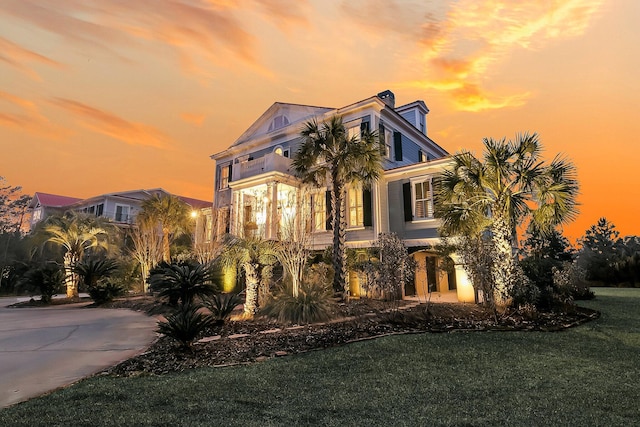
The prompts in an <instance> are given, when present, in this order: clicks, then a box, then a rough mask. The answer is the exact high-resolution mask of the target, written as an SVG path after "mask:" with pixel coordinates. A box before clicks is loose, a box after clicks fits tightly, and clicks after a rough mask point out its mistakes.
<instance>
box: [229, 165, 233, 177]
mask: <svg viewBox="0 0 640 427" xmlns="http://www.w3.org/2000/svg"><path fill="white" fill-rule="evenodd" d="M232 176H233V163H229V182H231V177H232Z"/></svg>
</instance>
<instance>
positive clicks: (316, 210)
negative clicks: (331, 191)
mask: <svg viewBox="0 0 640 427" xmlns="http://www.w3.org/2000/svg"><path fill="white" fill-rule="evenodd" d="M326 198H327V197H326V194H324V193H315V194H312V195H311V231H324V230H325V229H326V224H327V208H326V203H325V202H326Z"/></svg>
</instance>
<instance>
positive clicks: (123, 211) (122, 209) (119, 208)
mask: <svg viewBox="0 0 640 427" xmlns="http://www.w3.org/2000/svg"><path fill="white" fill-rule="evenodd" d="M130 211H131V207H129V206H125V205H116V222H129V221H130V216H129V213H130Z"/></svg>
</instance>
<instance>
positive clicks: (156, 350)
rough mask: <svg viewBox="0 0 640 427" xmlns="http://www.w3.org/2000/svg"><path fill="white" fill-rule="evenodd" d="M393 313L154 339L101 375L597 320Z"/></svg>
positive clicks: (582, 315) (386, 307) (378, 310)
mask: <svg viewBox="0 0 640 427" xmlns="http://www.w3.org/2000/svg"><path fill="white" fill-rule="evenodd" d="M395 304H396V305H391V304H390V303H385V302H382V301H375V300H367V299H362V300H355V301H350V302H349V303H346V304H339V305H338V306H337V313H336V320H334V321H331V322H328V323H319V324H312V325H305V326H282V325H278V324H276V323H275V322H273V321H269V320H266V319H264V318H257V319H255V320H251V321H246V320H243V321H229V322H227V323H225V324H224V325H222V326H216V327H213V328H210V329H209V330H207V331H205V333H204V334H203V335H202V338H203V339H202V341H200V342H197V343H195V344H194V345H193V348H192V349H191V350H183V349H180V348H178V346H177V344H176V342H175V341H173V340H172V339H170V338H168V337H164V336H161V337H159V338H158V339H157V340H156V341H155V342H154V343H153V344H152V345H151V346H150V347H149V349H147V351H146V352H144V353H142V354H140V355H138V356H135V357H133V358H131V359H129V360H126V361H124V362H122V363H120V364H119V365H116V366H114V367H112V368H110V369H109V370H107V371H105V372H104V373H103V374H109V375H115V376H133V375H141V374H156V375H161V374H166V373H169V372H179V371H184V370H187V369H192V368H198V367H215V366H229V365H235V364H246V363H252V362H259V361H263V360H266V359H268V358H270V357H279V356H285V355H289V354H296V353H302V352H307V351H311V350H318V349H324V348H329V347H334V346H337V345H344V344H347V343H351V342H356V341H361V340H365V339H371V338H375V337H380V336H386V335H392V334H405V333H420V332H423V333H424V332H440V333H443V332H445V333H446V332H453V331H496V330H498V331H523V330H525V331H560V330H563V329H566V328H568V327H572V326H576V325H578V324H581V323H584V322H586V321H589V320H592V319H595V318H597V317H598V316H599V315H600V313H598V312H596V311H593V310H589V309H585V308H581V307H576V306H569V307H567V310H565V311H563V312H555V313H537V312H536V313H530V312H510V313H506V314H502V315H500V316H494V314H493V313H492V312H491V311H490V310H487V309H486V308H484V307H482V306H480V305H473V304H450V303H432V304H428V305H427V304H420V305H417V306H413V307H411V306H410V305H411V304H410V302H408V301H401V302H399V307H400V309H397V308H398V303H395ZM109 307H112V308H131V309H135V310H139V311H145V312H148V313H150V314H166V313H167V312H168V310H169V308H168V307H167V306H163V305H161V304H159V303H158V302H157V301H154V300H153V299H151V298H143V299H130V300H122V301H116V302H114V303H111V304H110V305H109Z"/></svg>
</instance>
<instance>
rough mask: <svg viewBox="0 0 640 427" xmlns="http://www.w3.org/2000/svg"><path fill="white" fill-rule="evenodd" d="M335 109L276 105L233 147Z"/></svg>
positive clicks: (284, 104) (233, 145) (278, 103)
mask: <svg viewBox="0 0 640 427" xmlns="http://www.w3.org/2000/svg"><path fill="white" fill-rule="evenodd" d="M332 110H333V108H328V107H314V106H310V105H300V104H287V103H283V102H276V103H274V104H273V105H272V106H271V107H269V109H267V111H265V112H264V113H263V114H262V115H261V116H260V117H259V118H258V120H256V121H255V122H254V123H253V124H252V125H251V126H249V128H248V129H247V130H246V131H244V133H243V134H242V135H240V137H239V138H238V139H237V140H236V141H235V142H234V143H233V144H232V145H231V147H235V146H238V145H240V144H242V143H244V142H247V141H250V140H252V139H254V138H257V137H260V136H264V135H267V134H270V133H276V132H278V131H280V130H281V129H285V128H287V127H289V126H294V125H297V124H298V123H300V122H301V121H303V120H307V119H309V118H311V117H315V116H319V115H322V114H324V113H326V112H328V111H332Z"/></svg>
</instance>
